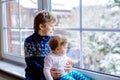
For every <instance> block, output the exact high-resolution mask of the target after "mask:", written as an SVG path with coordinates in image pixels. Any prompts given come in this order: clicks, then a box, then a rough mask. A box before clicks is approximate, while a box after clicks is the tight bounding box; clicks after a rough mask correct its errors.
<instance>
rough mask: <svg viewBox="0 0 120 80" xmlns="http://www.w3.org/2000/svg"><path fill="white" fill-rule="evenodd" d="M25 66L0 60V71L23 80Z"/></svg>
mask: <svg viewBox="0 0 120 80" xmlns="http://www.w3.org/2000/svg"><path fill="white" fill-rule="evenodd" d="M24 69H25V66H20V65H16V64H14V63H10V62H7V61H4V60H0V70H2V71H4V72H7V73H9V74H12V75H14V76H17V77H20V78H23V79H24V78H25V71H24Z"/></svg>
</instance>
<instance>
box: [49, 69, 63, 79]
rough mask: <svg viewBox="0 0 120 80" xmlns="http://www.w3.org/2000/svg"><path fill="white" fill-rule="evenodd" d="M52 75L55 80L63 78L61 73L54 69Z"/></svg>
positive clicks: (51, 71)
mask: <svg viewBox="0 0 120 80" xmlns="http://www.w3.org/2000/svg"><path fill="white" fill-rule="evenodd" d="M50 73H51V75H52V77H53V79H57V78H59V77H60V76H61V73H60V72H58V71H57V70H56V69H55V68H52V69H51V70H50Z"/></svg>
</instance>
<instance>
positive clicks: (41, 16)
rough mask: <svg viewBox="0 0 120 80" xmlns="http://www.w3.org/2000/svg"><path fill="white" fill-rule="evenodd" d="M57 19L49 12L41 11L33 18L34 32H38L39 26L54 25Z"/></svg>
mask: <svg viewBox="0 0 120 80" xmlns="http://www.w3.org/2000/svg"><path fill="white" fill-rule="evenodd" d="M56 22H57V18H56V16H54V15H53V14H52V13H51V12H49V11H46V10H43V11H39V12H37V13H36V16H35V18H34V30H35V32H38V30H39V25H40V24H45V23H51V24H56Z"/></svg>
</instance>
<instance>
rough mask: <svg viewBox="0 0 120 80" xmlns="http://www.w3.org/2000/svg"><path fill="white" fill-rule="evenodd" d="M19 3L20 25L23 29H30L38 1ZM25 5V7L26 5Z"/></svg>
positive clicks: (23, 0) (30, 0) (28, 0)
mask: <svg viewBox="0 0 120 80" xmlns="http://www.w3.org/2000/svg"><path fill="white" fill-rule="evenodd" d="M19 1H20V13H19V14H20V23H21V25H20V26H21V27H23V28H32V27H33V20H34V15H35V12H36V11H37V10H38V7H37V4H38V3H37V2H38V0H19ZM26 4H27V5H26Z"/></svg>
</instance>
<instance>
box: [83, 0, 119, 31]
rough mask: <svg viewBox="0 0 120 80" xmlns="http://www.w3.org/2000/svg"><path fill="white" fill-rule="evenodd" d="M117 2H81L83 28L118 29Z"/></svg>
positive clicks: (103, 0) (90, 0)
mask: <svg viewBox="0 0 120 80" xmlns="http://www.w3.org/2000/svg"><path fill="white" fill-rule="evenodd" d="M115 1H117V0H99V1H98V0H82V17H83V18H82V19H83V20H82V22H83V27H84V28H117V29H118V28H120V19H119V16H120V7H119V5H117V4H120V3H117V2H115Z"/></svg>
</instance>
